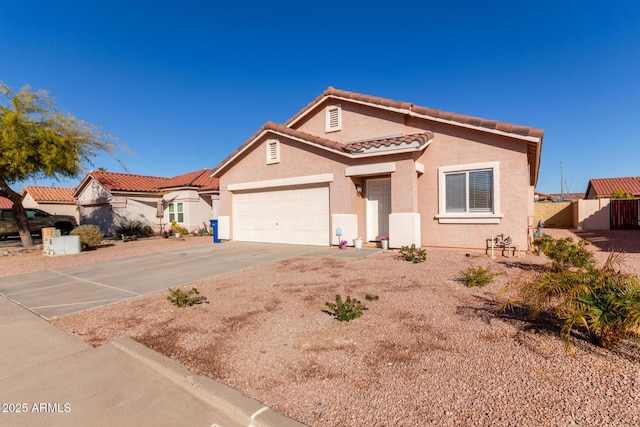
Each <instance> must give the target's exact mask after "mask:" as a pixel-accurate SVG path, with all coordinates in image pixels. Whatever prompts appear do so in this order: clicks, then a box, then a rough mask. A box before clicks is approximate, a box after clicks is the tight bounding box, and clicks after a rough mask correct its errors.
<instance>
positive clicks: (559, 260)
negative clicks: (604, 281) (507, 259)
mask: <svg viewBox="0 0 640 427" xmlns="http://www.w3.org/2000/svg"><path fill="white" fill-rule="evenodd" d="M534 245H535V246H536V247H537V248H538V251H540V252H542V253H543V254H545V255H546V256H548V257H549V258H550V259H551V261H552V262H553V265H552V269H553V270H555V271H561V270H565V269H568V268H570V267H576V268H592V267H594V266H595V264H596V261H595V258H594V257H593V254H592V253H591V251H589V249H587V246H586V243H585V242H584V241H583V240H581V241H580V242H578V243H577V244H576V243H574V242H573V239H572V238H571V237H566V238H564V239H554V238H553V237H551V236H544V237H540V238H538V239H536V240H535V242H534Z"/></svg>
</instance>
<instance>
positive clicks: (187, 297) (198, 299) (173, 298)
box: [167, 287, 207, 307]
mask: <svg viewBox="0 0 640 427" xmlns="http://www.w3.org/2000/svg"><path fill="white" fill-rule="evenodd" d="M167 301H169V302H170V303H171V304H173V305H175V306H177V307H187V306H189V307H191V306H192V305H195V304H202V303H203V302H206V301H207V297H205V296H204V295H200V291H199V290H198V288H195V287H194V288H191V290H190V291H189V292H184V291H182V289H180V288H177V289H169V296H168V297H167Z"/></svg>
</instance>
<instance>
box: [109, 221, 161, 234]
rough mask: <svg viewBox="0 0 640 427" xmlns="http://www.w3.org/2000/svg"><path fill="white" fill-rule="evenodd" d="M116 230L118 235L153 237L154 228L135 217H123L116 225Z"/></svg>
mask: <svg viewBox="0 0 640 427" xmlns="http://www.w3.org/2000/svg"><path fill="white" fill-rule="evenodd" d="M115 232H116V235H117V236H138V237H151V236H153V234H154V233H153V229H152V228H151V227H150V226H149V225H147V224H143V223H142V222H140V221H138V220H135V219H126V218H125V219H122V220H120V221H119V222H118V224H117V225H116V226H115Z"/></svg>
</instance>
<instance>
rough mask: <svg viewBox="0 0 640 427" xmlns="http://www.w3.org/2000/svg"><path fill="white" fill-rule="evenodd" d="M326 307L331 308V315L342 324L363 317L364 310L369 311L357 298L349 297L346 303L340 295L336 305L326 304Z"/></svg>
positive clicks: (337, 296)
mask: <svg viewBox="0 0 640 427" xmlns="http://www.w3.org/2000/svg"><path fill="white" fill-rule="evenodd" d="M325 305H326V306H327V307H328V308H329V310H331V311H330V313H329V314H331V315H332V316H334V317H335V318H336V319H338V320H339V321H340V322H348V321H350V320H353V319H356V318H358V317H360V316H362V313H363V312H364V310H366V309H367V307H365V306H364V305H362V303H361V302H360V301H358V300H357V299H355V298H351V297H350V296H347V299H346V300H345V301H342V297H341V296H340V295H336V302H335V304H334V303H332V302H326V303H325Z"/></svg>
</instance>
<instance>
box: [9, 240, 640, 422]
mask: <svg viewBox="0 0 640 427" xmlns="http://www.w3.org/2000/svg"><path fill="white" fill-rule="evenodd" d="M547 231H548V232H549V233H550V234H552V235H557V237H564V236H565V235H567V236H568V235H571V236H573V237H574V238H577V237H576V235H575V234H574V233H572V232H570V231H568V230H547ZM609 233H610V232H609ZM629 233H631V234H629ZM639 235H640V233H635V232H633V231H631V232H628V233H627V234H616V233H614V234H606V233H599V234H594V233H591V234H578V237H582V238H585V239H589V241H591V242H592V245H591V246H590V247H591V248H592V249H593V250H594V252H595V254H596V257H597V259H598V260H600V261H602V260H604V259H605V258H606V256H607V250H609V249H610V246H611V245H612V244H615V245H617V246H624V248H626V249H627V251H628V252H629V253H628V255H627V258H626V263H625V264H624V266H623V267H622V269H623V270H626V271H628V272H631V273H633V274H640V253H639V250H638V247H636V245H637V244H638V243H637V237H638V236H639ZM629 236H630V237H629ZM199 239H201V238H194V239H193V240H190V239H189V238H187V239H185V241H184V242H171V243H170V242H164V241H161V240H159V241H154V240H150V241H138V242H130V243H127V244H120V243H117V244H114V246H112V247H107V248H101V249H98V250H96V251H93V252H92V253H87V254H81V255H78V256H75V258H77V259H82V260H83V261H82V262H97V261H99V260H100V258H101V257H102V259H107V258H109V257H121V256H132V255H133V254H136V253H142V252H145V251H151V250H156V251H157V250H172V249H177V248H178V247H177V246H175V247H171V246H170V245H199V244H209V243H210V241H206V242H204V243H202V242H203V240H199ZM149 242H154V243H149ZM612 242H614V243H612ZM127 245H129V246H127ZM160 246H163V248H162V249H161V248H160ZM166 247H168V249H166ZM618 249H620V248H618ZM335 250H336V251H338V249H335ZM348 250H355V249H348ZM125 251H130V252H128V253H127V254H125ZM467 255H468V256H467ZM20 258H21V259H22V260H23V262H18V263H17V264H13V263H15V262H16V261H14V260H16V259H20ZM65 258H68V259H69V260H65ZM72 258H74V257H58V258H53V259H54V260H59V261H50V260H51V258H46V257H43V256H41V255H38V254H36V255H32V254H25V255H16V256H8V257H0V275H7V274H17V273H14V271H13V269H14V268H18V272H25V271H33V270H34V269H43V268H44V269H48V268H58V267H59V266H56V265H55V263H56V262H60V263H72V262H78V261H70V259H72ZM544 262H546V259H545V257H544V256H542V257H537V256H534V255H531V254H528V255H526V256H524V257H517V258H503V257H500V256H498V257H497V258H496V259H495V260H492V259H490V258H489V257H487V256H486V255H484V252H465V251H455V250H436V249H429V250H427V259H426V261H425V262H424V263H419V264H412V263H408V262H405V261H403V260H401V259H400V258H399V257H398V253H397V252H387V253H379V254H377V255H374V256H370V257H368V258H364V259H357V258H355V259H343V258H334V257H331V256H326V257H310V256H300V257H295V258H290V259H287V260H284V261H280V262H276V263H273V264H269V265H263V266H259V267H255V268H251V269H247V270H244V271H240V272H236V273H232V274H228V275H224V276H219V277H217V278H214V279H210V280H206V281H203V282H199V283H196V284H194V285H193V286H196V287H197V288H198V289H200V291H201V294H202V295H205V296H206V297H207V298H208V303H207V304H202V305H196V306H193V307H188V308H177V307H175V306H173V305H172V304H170V303H169V302H168V301H167V296H168V293H167V292H166V291H163V292H158V293H156V294H152V295H147V296H143V297H140V298H136V299H132V300H128V301H124V302H121V303H118V304H114V305H111V306H106V307H101V308H97V309H93V310H88V311H85V312H82V313H77V314H73V315H70V316H66V317H63V318H59V319H56V320H55V321H54V322H53V323H54V324H55V325H57V326H58V327H60V328H62V329H64V330H66V331H68V332H69V333H72V334H74V335H75V336H77V337H78V338H80V339H83V340H85V341H87V342H89V343H91V344H93V345H100V344H103V343H105V342H108V341H110V340H113V339H115V338H118V337H120V336H129V337H131V338H133V339H135V340H137V341H139V342H141V343H143V344H145V345H147V346H149V347H151V348H154V349H156V350H157V351H159V352H161V353H163V354H166V355H167V356H169V357H171V358H173V359H175V360H178V361H180V362H181V363H183V364H185V365H186V366H187V367H189V368H190V369H192V370H193V371H195V372H197V373H200V374H203V375H207V376H210V377H212V378H214V379H216V380H219V381H221V382H223V383H225V384H228V385H229V386H231V387H234V388H236V389H238V390H240V391H242V392H243V393H245V394H246V395H248V396H251V397H253V398H256V399H258V400H260V401H261V402H263V403H265V404H266V405H269V406H271V407H273V408H274V409H276V410H278V411H280V412H282V413H284V414H285V415H288V416H290V417H292V418H295V419H297V420H299V421H301V422H303V423H305V424H308V425H310V426H426V425H433V426H469V425H473V426H476V425H477V426H569V425H580V426H585V427H586V426H638V425H640V342H639V341H638V340H637V339H635V338H634V339H629V340H626V341H624V343H623V345H622V347H621V348H619V349H618V350H616V351H613V352H610V351H605V350H603V349H600V348H597V347H594V346H592V345H591V344H589V343H588V342H586V341H584V340H582V339H580V338H579V337H578V338H575V339H574V344H575V346H576V350H577V355H576V357H571V356H568V355H567V354H566V352H565V349H564V346H563V342H562V341H561V339H560V338H559V327H558V326H557V325H552V324H548V323H544V322H529V321H526V320H524V319H523V318H522V317H521V316H519V315H518V313H504V314H496V313H495V312H494V311H493V309H494V308H495V307H496V303H495V297H496V294H497V293H498V292H499V291H500V290H502V289H503V288H504V287H505V286H506V285H507V284H508V283H510V282H511V281H513V280H515V279H517V278H521V277H524V276H525V275H527V274H531V269H530V266H531V265H536V264H542V263H544ZM27 264H29V265H30V266H27ZM469 266H473V267H477V266H483V267H485V268H488V269H489V270H490V271H492V272H494V273H496V274H497V276H496V277H495V279H494V282H493V283H492V284H490V285H488V286H486V287H483V288H467V287H465V286H464V285H463V284H462V283H461V282H460V280H459V278H460V271H462V270H464V269H466V268H467V267H469ZM190 287H191V286H189V287H185V288H184V290H188V289H190ZM336 294H340V295H342V296H343V297H346V296H347V295H350V296H352V297H354V298H358V299H359V300H361V301H362V302H363V303H365V305H366V306H367V307H368V310H366V311H365V312H364V315H363V316H362V317H360V318H358V319H355V320H353V321H351V322H348V323H347V322H338V321H336V320H335V319H334V318H332V317H331V316H330V315H329V314H327V313H326V312H325V311H324V310H325V309H326V307H325V302H327V301H334V299H335V295H336ZM367 294H371V295H377V296H379V299H378V300H377V301H367V300H365V296H366V295H367Z"/></svg>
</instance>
